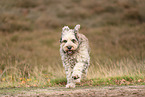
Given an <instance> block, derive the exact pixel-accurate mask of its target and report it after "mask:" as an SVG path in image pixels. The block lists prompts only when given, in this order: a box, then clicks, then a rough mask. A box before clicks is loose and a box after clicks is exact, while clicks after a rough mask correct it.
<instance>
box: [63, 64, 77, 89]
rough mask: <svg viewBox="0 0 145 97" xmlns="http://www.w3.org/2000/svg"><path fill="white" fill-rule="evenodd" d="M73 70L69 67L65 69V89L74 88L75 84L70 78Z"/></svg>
mask: <svg viewBox="0 0 145 97" xmlns="http://www.w3.org/2000/svg"><path fill="white" fill-rule="evenodd" d="M72 72H73V69H72V68H71V67H70V66H66V67H65V73H66V78H67V85H66V88H75V83H74V82H73V78H72Z"/></svg>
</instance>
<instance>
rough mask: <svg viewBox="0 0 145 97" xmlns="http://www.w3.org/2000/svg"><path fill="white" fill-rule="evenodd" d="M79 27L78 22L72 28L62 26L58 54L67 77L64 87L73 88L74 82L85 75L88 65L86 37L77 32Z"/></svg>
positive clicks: (77, 81)
mask: <svg viewBox="0 0 145 97" xmlns="http://www.w3.org/2000/svg"><path fill="white" fill-rule="evenodd" d="M79 29H80V25H79V24H78V25H76V26H75V28H74V29H70V28H69V27H68V26H64V27H63V28H62V35H61V39H60V43H61V44H60V55H61V59H62V63H63V66H64V68H65V72H66V77H67V85H66V88H75V84H76V83H79V82H80V80H81V78H84V77H85V76H86V73H87V69H88V66H89V61H90V56H89V43H88V39H87V38H86V37H85V36H84V35H83V34H80V33H79Z"/></svg>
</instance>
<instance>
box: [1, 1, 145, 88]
mask: <svg viewBox="0 0 145 97" xmlns="http://www.w3.org/2000/svg"><path fill="white" fill-rule="evenodd" d="M92 2H93V3H92ZM28 3H29V4H28ZM144 8H145V2H144V1H143V0H140V2H139V1H138V0H134V1H114V0H111V1H109V2H108V1H107V0H101V1H96V0H91V2H90V1H89V2H88V1H87V0H83V1H76V0H75V1H73V0H70V1H68V0H63V1H53V0H49V1H48V0H37V1H35V2H34V1H33V0H26V1H22V0H18V1H16V0H12V1H9V2H8V0H0V12H1V15H0V88H4V87H5V88H6V87H43V86H59V85H60V86H64V84H66V78H65V71H64V68H63V66H62V62H61V58H60V55H59V45H60V44H59V39H60V36H61V28H62V27H63V26H64V25H68V26H70V28H73V27H74V26H75V25H76V24H78V23H79V24H81V30H80V33H83V34H85V35H86V36H87V38H88V39H89V42H90V47H91V54H90V56H91V65H90V67H89V70H88V75H87V79H88V80H87V81H86V82H82V85H110V84H112V85H119V83H121V81H122V80H123V79H124V80H125V81H123V83H122V85H125V84H127V83H129V82H130V84H136V83H137V84H139V83H142V84H144V80H145V79H144V76H145V71H144V70H145V65H144V64H145V60H144V59H145V52H144V51H145V13H144V10H143V9H144ZM50 9H51V10H50ZM56 67H57V68H56ZM113 78H114V79H113ZM119 78H120V79H119ZM130 78H131V79H132V81H133V82H132V81H130V80H129V82H128V79H130ZM109 79H111V80H109ZM115 80H116V82H115ZM107 83H108V84H107Z"/></svg>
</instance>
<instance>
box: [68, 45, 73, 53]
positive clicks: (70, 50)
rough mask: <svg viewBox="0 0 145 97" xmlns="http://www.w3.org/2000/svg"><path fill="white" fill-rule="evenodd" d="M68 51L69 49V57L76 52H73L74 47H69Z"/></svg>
mask: <svg viewBox="0 0 145 97" xmlns="http://www.w3.org/2000/svg"><path fill="white" fill-rule="evenodd" d="M67 49H68V50H67V54H68V55H72V54H73V53H74V51H73V50H72V46H68V47H67Z"/></svg>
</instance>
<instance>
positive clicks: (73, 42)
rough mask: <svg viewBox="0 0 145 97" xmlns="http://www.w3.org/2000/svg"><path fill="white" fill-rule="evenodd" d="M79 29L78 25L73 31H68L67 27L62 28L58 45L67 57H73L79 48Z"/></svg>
mask: <svg viewBox="0 0 145 97" xmlns="http://www.w3.org/2000/svg"><path fill="white" fill-rule="evenodd" d="M79 29H80V25H79V24H78V25H76V26H75V28H74V29H70V28H69V27H68V26H64V27H63V28H62V34H61V39H60V43H61V48H62V50H63V51H64V53H67V55H73V54H74V52H75V51H76V50H77V48H78V46H79V40H78V35H77V34H78V31H79Z"/></svg>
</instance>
